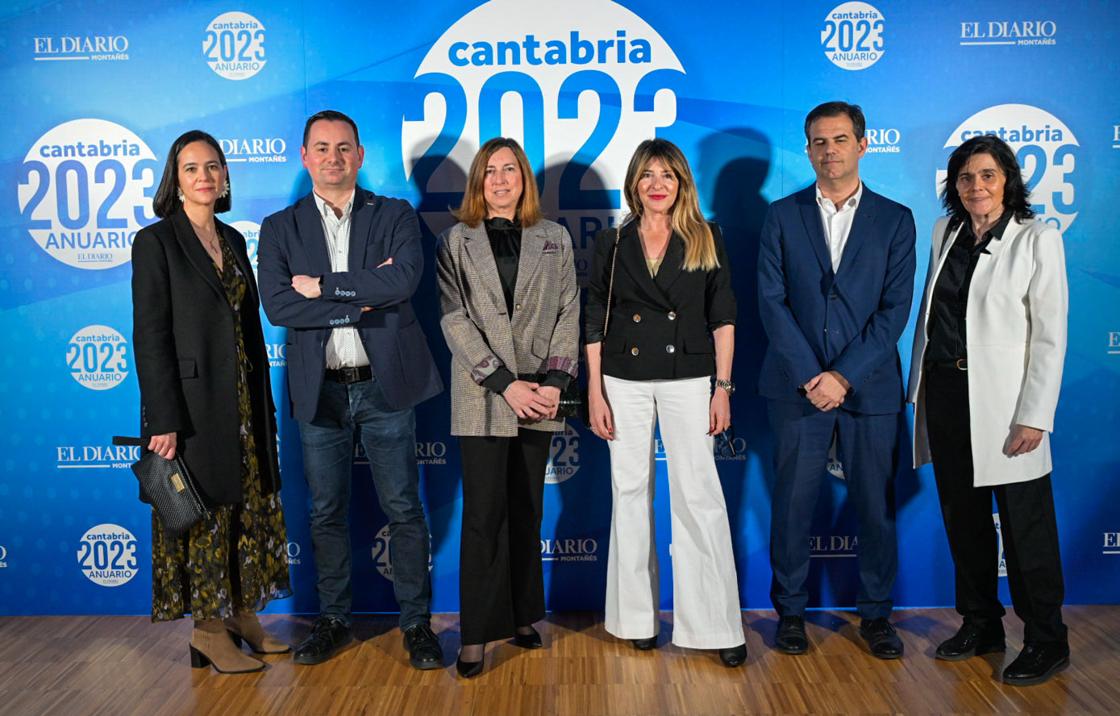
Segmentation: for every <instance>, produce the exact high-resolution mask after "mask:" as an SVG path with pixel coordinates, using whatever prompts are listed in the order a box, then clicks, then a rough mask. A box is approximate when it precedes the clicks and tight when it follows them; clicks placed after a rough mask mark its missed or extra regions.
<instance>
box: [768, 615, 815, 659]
mask: <svg viewBox="0 0 1120 716" xmlns="http://www.w3.org/2000/svg"><path fill="white" fill-rule="evenodd" d="M774 646H775V647H776V648H777V649H778V651H780V652H782V653H783V654H804V653H805V652H807V651H808V650H809V637H807V636H805V619H804V618H803V617H797V616H788V617H781V618H779V619H778V632H777V633H776V634H775V635H774Z"/></svg>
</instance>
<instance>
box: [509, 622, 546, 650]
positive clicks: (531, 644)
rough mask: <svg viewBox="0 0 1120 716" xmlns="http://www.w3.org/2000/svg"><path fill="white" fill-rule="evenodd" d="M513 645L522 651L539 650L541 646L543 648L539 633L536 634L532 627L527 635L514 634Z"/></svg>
mask: <svg viewBox="0 0 1120 716" xmlns="http://www.w3.org/2000/svg"><path fill="white" fill-rule="evenodd" d="M513 643H514V644H517V645H518V646H519V647H521V648H522V649H540V648H541V647H542V646H544V642H543V641H541V635H540V632H538V631H537V630H536V629H534V628H533V627H532V626H530V627H529V633H528V634H522V633H521V632H514V634H513Z"/></svg>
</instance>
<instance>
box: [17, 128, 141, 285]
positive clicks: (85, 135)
mask: <svg viewBox="0 0 1120 716" xmlns="http://www.w3.org/2000/svg"><path fill="white" fill-rule="evenodd" d="M158 171H159V167H158V165H157V163H156V158H155V154H153V153H152V150H151V149H149V148H148V145H147V144H145V143H144V140H142V139H140V137H138V136H136V134H135V133H134V132H132V130H130V129H127V128H125V127H122V126H121V125H119V124H114V123H113V122H108V121H106V120H104V119H75V120H71V121H69V122H64V123H62V124H60V125H58V126H56V127H52V128H51V129H49V130H47V132H46V133H45V134H44V135H43V136H41V137H39V139H37V140H36V141H35V143H34V144H32V145H31V149H29V150H28V152H27V155H26V156H25V157H24V158H23V165H22V166H21V167H20V168H19V184H18V186H17V187H16V191H17V194H18V198H19V210H20V215H21V217H22V220H23V224H24V226H25V227H26V228H27V230H28V232H30V234H31V238H33V239H34V240H35V243H37V244H39V246H40V247H41V248H42V249H43V250H44V251H46V252H47V253H48V254H50V255H51V256H53V257H54V258H56V259H58V260H59V261H61V262H62V263H64V264H67V265H68V266H74V267H76V268H81V269H107V268H113V267H114V266H120V265H121V264H123V263H125V262H127V261H128V260H129V258H130V257H131V255H132V241H133V239H134V238H136V232H137V231H139V230H140V229H141V227H143V226H146V225H147V224H149V223H151V222H152V221H154V220H155V216H153V215H152V213H151V210H152V209H151V207H152V197H153V196H154V195H155V188H156V182H158V181H159V174H158Z"/></svg>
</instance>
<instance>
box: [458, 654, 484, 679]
mask: <svg viewBox="0 0 1120 716" xmlns="http://www.w3.org/2000/svg"><path fill="white" fill-rule="evenodd" d="M484 663H486V659H485V658H482V659H479V660H478V661H463V659H462V657H459V658H457V659H455V670H456V671H458V672H459V676H462V677H463V678H464V679H472V678H474V677H476V676H478V675H479V674H481V673H482V665H483V664H484Z"/></svg>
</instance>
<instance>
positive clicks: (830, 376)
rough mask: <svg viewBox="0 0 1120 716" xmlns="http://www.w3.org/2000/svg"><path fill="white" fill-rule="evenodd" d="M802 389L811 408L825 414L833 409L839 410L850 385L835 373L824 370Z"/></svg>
mask: <svg viewBox="0 0 1120 716" xmlns="http://www.w3.org/2000/svg"><path fill="white" fill-rule="evenodd" d="M802 387H803V388H804V389H805V397H806V398H808V399H809V402H810V403H812V404H813V407H814V408H816V409H817V410H820V411H821V412H823V413H827V412H828V411H830V410H832V409H834V408H839V407H840V406H841V405H842V404H843V403H844V398H845V397H846V396H847V395H848V390H849V389H850V388H851V384H849V383H848V381H847V379H846V378H844V376H842V375H840V373H838V372H837V371H834V370H826V371H824V372H822V373H818V374H817V375H815V376H813V378H811V379H810V380H809V382H808V383H806V384H805V385H804V386H802Z"/></svg>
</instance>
